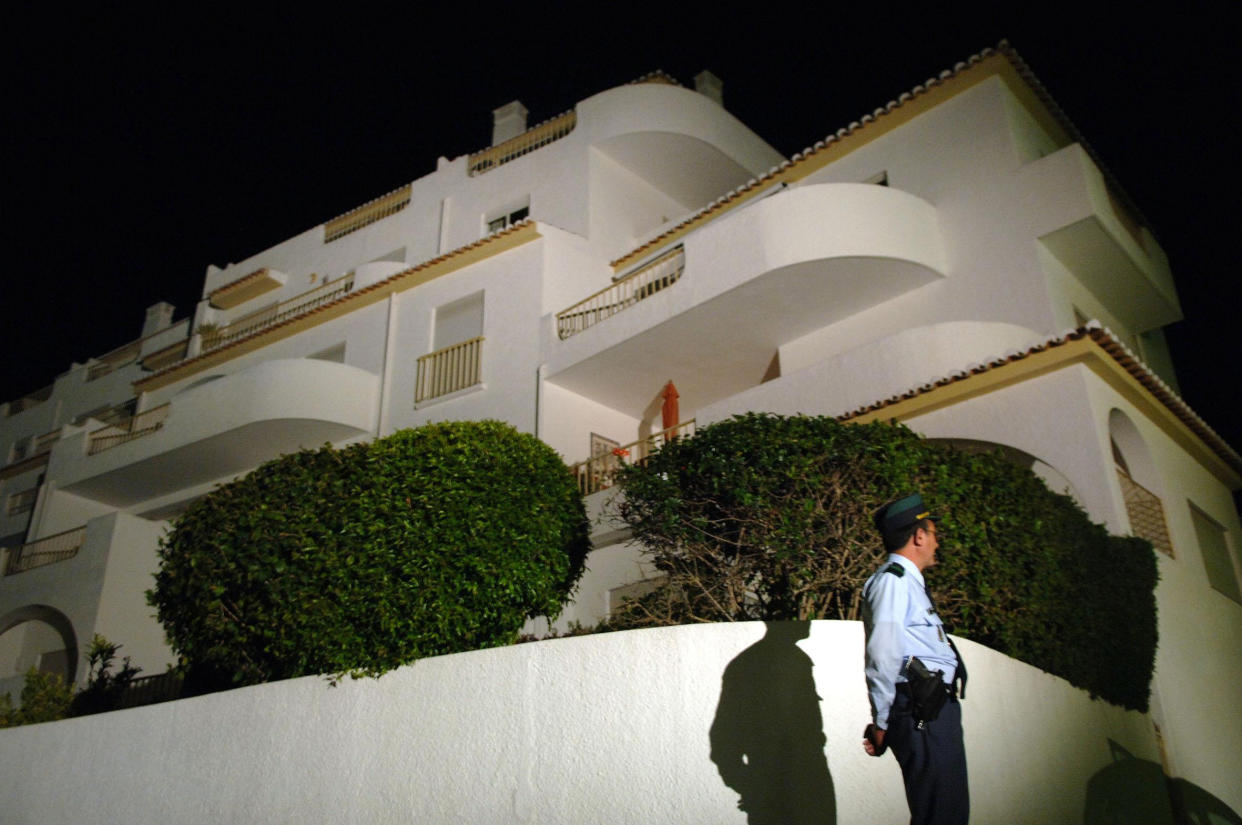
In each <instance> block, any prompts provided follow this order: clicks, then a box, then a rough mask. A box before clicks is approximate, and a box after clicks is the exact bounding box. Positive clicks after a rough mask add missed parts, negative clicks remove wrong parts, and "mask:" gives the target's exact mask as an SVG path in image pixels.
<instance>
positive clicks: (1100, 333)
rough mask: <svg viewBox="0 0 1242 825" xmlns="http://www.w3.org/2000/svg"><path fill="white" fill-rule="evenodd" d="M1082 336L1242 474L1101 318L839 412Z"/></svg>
mask: <svg viewBox="0 0 1242 825" xmlns="http://www.w3.org/2000/svg"><path fill="white" fill-rule="evenodd" d="M1082 338H1090V339H1091V340H1092V341H1094V342H1095V343H1096V344H1098V345H1099V346H1100V348H1101V349H1102V350H1104V352H1106V353H1108V355H1109V356H1110V357H1111V358H1112V359H1113V360H1114V361H1116V362H1117V364H1118V365H1120V366H1121V368H1122V369H1124V370H1125V371H1126V372H1127V373H1128V374H1129V375H1130V376H1131V377H1133V378H1134V379H1135V380H1136V381H1138V383H1139V384H1140V385H1142V386H1143V388H1144V389H1146V390H1147V391H1148V392H1150V393H1151V394H1152V395H1153V396H1154V397H1155V398H1156V400H1157V401H1159V402H1160V403H1161V404H1163V405H1164V406H1165V407H1166V408H1168V410H1169V411H1170V412H1172V413H1173V415H1174V416H1175V417H1176V418H1177V419H1178V420H1179V421H1181V422H1182V423H1183V424H1185V425H1186V426H1187V427H1188V428H1189V429H1190V430H1191V432H1193V433H1194V434H1195V435H1197V436H1198V437H1199V438H1200V439H1202V440H1203V442H1204V443H1205V444H1206V445H1207V446H1208V447H1209V448H1210V449H1211V450H1212V451H1213V452H1215V453H1216V454H1217V455H1219V456H1220V457H1221V459H1222V460H1224V461H1225V463H1226V464H1228V465H1229V466H1230V467H1231V468H1233V470H1234V471H1235V472H1238V473H1239V474H1242V456H1240V455H1239V454H1238V452H1237V451H1236V450H1234V449H1233V447H1231V446H1229V444H1228V443H1227V442H1226V441H1225V440H1224V439H1223V438H1221V436H1220V435H1219V434H1218V433H1217V432H1216V431H1215V430H1213V429H1212V428H1211V427H1210V426H1208V424H1207V422H1205V421H1204V420H1203V419H1202V418H1200V417H1199V415H1198V414H1197V413H1196V412H1195V411H1194V410H1192V409H1191V408H1190V405H1189V404H1187V403H1186V402H1185V401H1183V400H1182V399H1181V397H1180V396H1178V394H1177V393H1176V392H1174V390H1173V389H1172V388H1171V387H1169V385H1168V384H1166V383H1165V382H1164V380H1163V379H1162V378H1160V376H1158V375H1156V374H1155V373H1154V372H1152V371H1151V369H1150V368H1148V367H1147V365H1146V364H1144V363H1143V362H1142V361H1141V360H1140V359H1139V358H1138V356H1136V355H1135V354H1134V353H1133V352H1131V351H1130V350H1129V349H1128V348H1127V347H1126V345H1125V344H1123V343H1122V342H1121V341H1119V340H1118V339H1117V337H1116V336H1115V335H1113V333H1112V332H1111V331H1110V330H1109V329H1107V328H1106V327H1104V326H1103V325H1101V324H1100V322H1099V321H1089V322H1088V323H1087V324H1086V325H1084V326H1081V327H1078V328H1077V329H1068V330H1065V331H1064V332H1061V333H1060V334H1059V335H1054V336H1052V337H1051V338H1047V339H1044V340H1042V341H1038V342H1035V343H1033V344H1031V345H1030V346H1029V347H1027V348H1026V349H1024V350H1010V351H1009V352H1007V353H1005V354H1004V355H1001V356H997V357H995V358H992V359H990V360H989V361H987V363H985V364H970V365H968V366H966V367H965V369H963V370H959V371H955V372H953V373H951V374H950V375H948V376H944V377H942V378H936V379H932V380H930V381H928V382H926V383H923V384H921V385H919V386H917V387H911V388H909V389H907V390H906V391H905V392H901V393H897V394H894V395H891V396H889V397H888V398H883V399H880V400H877V401H874V402H872V403H871V404H868V405H866V406H864V407H859V408H858V409H856V410H852V411H850V412H847V413H843V414H841V415H839V416H837V420H838V421H849V420H850V419H852V418H857V417H858V416H860V415H865V414H866V413H870V412H875V411H877V410H882V409H884V408H885V407H891V406H893V405H894V404H897V403H899V402H901V401H907V400H909V399H911V398H916V397H918V396H919V395H923V394H924V393H928V392H932V391H933V390H935V389H937V388H939V387H943V386H947V385H949V384H952V383H955V382H957V381H965V380H968V379H969V378H971V377H973V376H975V375H980V374H982V373H985V372H989V371H991V370H993V369H997V368H1000V367H1003V366H1005V365H1006V364H1011V363H1013V362H1015V361H1020V360H1022V359H1023V358H1026V357H1027V356H1029V355H1033V354H1034V353H1037V352H1042V351H1044V350H1046V349H1050V348H1054V347H1060V346H1063V345H1065V344H1066V343H1068V342H1070V341H1077V340H1081V339H1082Z"/></svg>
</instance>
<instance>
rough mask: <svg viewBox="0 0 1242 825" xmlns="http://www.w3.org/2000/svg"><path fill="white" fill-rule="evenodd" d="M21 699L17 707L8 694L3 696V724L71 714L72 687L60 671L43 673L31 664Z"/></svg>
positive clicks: (0, 710)
mask: <svg viewBox="0 0 1242 825" xmlns="http://www.w3.org/2000/svg"><path fill="white" fill-rule="evenodd" d="M21 699H22V706H21V707H20V708H15V707H13V698H12V697H11V696H10V695H9V694H7V693H6V694H4V695H3V696H0V728H12V727H17V726H18V725H33V724H36V723H38V722H54V721H56V720H57V719H64V718H65V717H66V716H67V715H68V714H69V703H70V702H71V701H72V700H73V688H72V687H70V686H69V685H67V684H65V680H64V679H63V678H62V677H61V676H60V675H59V674H56V673H42V672H40V671H38V670H36V669H34V668H33V667H32V668H31V669H30V670H28V671H26V682H25V684H24V685H23V686H22V697H21Z"/></svg>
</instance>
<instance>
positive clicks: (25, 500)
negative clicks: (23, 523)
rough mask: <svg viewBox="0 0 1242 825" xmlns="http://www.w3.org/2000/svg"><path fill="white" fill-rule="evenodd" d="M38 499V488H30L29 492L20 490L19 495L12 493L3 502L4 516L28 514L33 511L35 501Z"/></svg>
mask: <svg viewBox="0 0 1242 825" xmlns="http://www.w3.org/2000/svg"><path fill="white" fill-rule="evenodd" d="M38 497H39V488H38V487H31V488H30V489H29V490H22V491H21V492H20V493H13V494H12V495H10V496H9V497H8V499H7V500H6V502H5V505H4V512H5V515H9V516H16V515H18V514H20V513H28V512H30V511H31V510H33V509H34V506H35V500H36V499H38Z"/></svg>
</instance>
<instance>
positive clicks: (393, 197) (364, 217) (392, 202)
mask: <svg viewBox="0 0 1242 825" xmlns="http://www.w3.org/2000/svg"><path fill="white" fill-rule="evenodd" d="M411 191H412V188H411V185H410V184H408V183H407V184H406V185H405V186H402V187H401V188H400V189H394V190H393V191H391V192H389V193H388V194H387V195H381V196H380V197H378V198H376V199H375V200H373V201H368V202H367V203H364V204H363V205H362V206H359V207H358V208H356V209H351V210H350V211H348V212H346V213H345V214H344V215H341V216H340V217H337V218H333V219H332V220H330V221H328V222H327V223H325V224H324V225H323V242H324V243H331V242H332V241H335V240H336V239H337V238H343V237H345V236H346V235H348V234H349V233H351V232H357V231H358V230H359V229H361V228H362V227H364V226H367V225H368V224H372V223H375V222H376V221H378V220H383V219H384V218H387V217H388V216H389V215H393V214H396V213H397V212H400V211H401V210H402V209H405V207H407V206H409V203H410V192H411Z"/></svg>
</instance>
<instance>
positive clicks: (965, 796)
mask: <svg viewBox="0 0 1242 825" xmlns="http://www.w3.org/2000/svg"><path fill="white" fill-rule="evenodd" d="M885 741H887V742H888V746H889V747H890V748H891V749H892V751H893V755H894V756H896V757H897V764H899V765H901V775H902V777H904V779H905V783H906V802H908V803H909V805H910V825H966V823H967V822H968V821H969V820H970V791H969V789H968V788H967V785H966V749H965V747H964V746H963V745H962V706H961V705H960V704H958V701H957V699H955V698H954V699H950V700H949V701H948V702H946V703H945V706H944V708H943V709H942V710H941V711H940V716H939V718H937V719H936V720H935V721H934V722H928V723H927V724H926V725H924V726H923V729H922V730H915V727H914V720H913V719H912V718H911V716H910V697H909V696H908V695H906V694H904V693H898V694H897V698H896V700H895V701H894V702H893V709H892V712H891V713H890V714H889V718H888V732H887V734H886V735H885Z"/></svg>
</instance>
